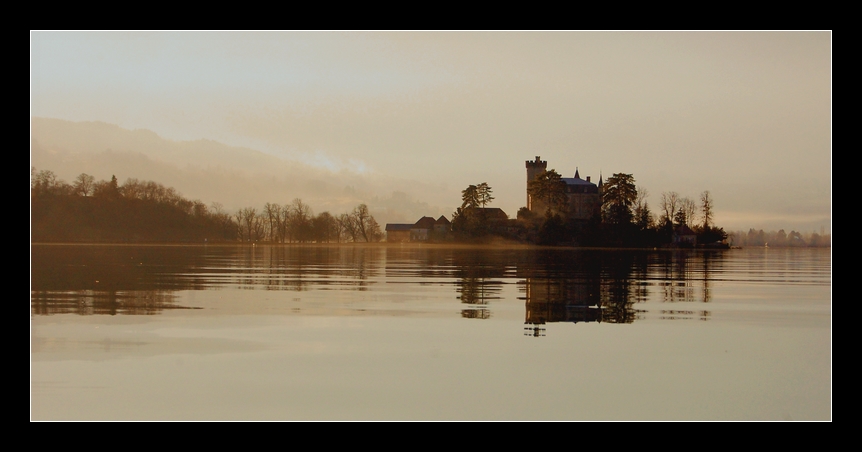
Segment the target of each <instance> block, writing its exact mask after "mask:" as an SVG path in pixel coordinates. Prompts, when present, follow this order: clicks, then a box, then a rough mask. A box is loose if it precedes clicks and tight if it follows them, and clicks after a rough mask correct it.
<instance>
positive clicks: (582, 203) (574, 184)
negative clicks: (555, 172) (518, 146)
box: [527, 155, 602, 220]
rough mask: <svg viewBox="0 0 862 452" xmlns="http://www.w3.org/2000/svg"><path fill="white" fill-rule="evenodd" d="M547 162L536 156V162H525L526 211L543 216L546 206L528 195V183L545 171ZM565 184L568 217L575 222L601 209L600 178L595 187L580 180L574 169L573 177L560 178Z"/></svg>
mask: <svg viewBox="0 0 862 452" xmlns="http://www.w3.org/2000/svg"><path fill="white" fill-rule="evenodd" d="M547 169H548V162H547V161H545V160H542V158H541V157H539V156H538V155H537V156H536V160H533V161H531V160H527V188H528V190H527V209H529V210H530V212H532V213H534V214H540V215H541V214H544V213H545V209H546V206H545V204H544V203H542V202H541V201H540V200H538V199H533V197H532V196H531V195H530V192H529V187H530V182H531V181H533V180H535V179H536V177H538V176H539V175H540V174H542V173H543V172H545V171H547ZM561 179H562V181H563V182H565V183H566V195H567V196H568V198H569V206H568V216H569V218H574V219H577V220H588V219H590V218H591V217H592V216H593V215H595V214H597V213H598V212H599V211H600V210H601V207H602V196H601V193H602V178H601V176H600V177H599V184H598V185H596V184H594V183H592V182H591V181H590V176H587V179H586V180H584V179H581V176H580V175H579V174H578V170H577V169H575V176H574V177H563V178H561Z"/></svg>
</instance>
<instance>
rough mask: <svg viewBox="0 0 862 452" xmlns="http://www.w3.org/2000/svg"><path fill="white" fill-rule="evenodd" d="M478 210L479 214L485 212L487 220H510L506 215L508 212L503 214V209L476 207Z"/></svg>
mask: <svg viewBox="0 0 862 452" xmlns="http://www.w3.org/2000/svg"><path fill="white" fill-rule="evenodd" d="M476 210H477V211H479V212H484V213H485V216H486V218H499V219H503V220H508V219H509V216H508V215H506V212H503V209H501V208H499V207H476Z"/></svg>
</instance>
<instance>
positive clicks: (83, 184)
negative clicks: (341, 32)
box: [73, 173, 96, 196]
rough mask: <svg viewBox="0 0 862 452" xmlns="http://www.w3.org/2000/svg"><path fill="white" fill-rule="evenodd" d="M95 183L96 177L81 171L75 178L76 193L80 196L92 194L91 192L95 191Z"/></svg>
mask: <svg viewBox="0 0 862 452" xmlns="http://www.w3.org/2000/svg"><path fill="white" fill-rule="evenodd" d="M95 183H96V178H95V177H93V176H91V175H89V174H86V173H81V174H80V175H78V177H77V178H76V179H75V184H74V185H73V186H74V187H75V194H77V195H80V196H90V194H91V193H93V185H95Z"/></svg>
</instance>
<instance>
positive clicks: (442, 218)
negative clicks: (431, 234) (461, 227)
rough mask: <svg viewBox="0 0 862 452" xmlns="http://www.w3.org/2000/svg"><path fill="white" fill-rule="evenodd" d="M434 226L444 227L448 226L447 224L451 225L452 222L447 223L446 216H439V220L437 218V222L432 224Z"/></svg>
mask: <svg viewBox="0 0 862 452" xmlns="http://www.w3.org/2000/svg"><path fill="white" fill-rule="evenodd" d="M434 224H446V225H448V224H452V222H451V221H449V219H448V218H446V215H440V218H438V219H437V221H435V222H434Z"/></svg>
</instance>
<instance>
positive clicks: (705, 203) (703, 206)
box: [700, 190, 712, 230]
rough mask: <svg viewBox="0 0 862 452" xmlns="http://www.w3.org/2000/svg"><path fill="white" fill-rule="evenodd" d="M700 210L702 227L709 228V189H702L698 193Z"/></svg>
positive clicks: (710, 217) (710, 208) (710, 201)
mask: <svg viewBox="0 0 862 452" xmlns="http://www.w3.org/2000/svg"><path fill="white" fill-rule="evenodd" d="M700 212H701V216H702V217H703V229H704V230H709V225H710V223H712V197H711V196H710V195H709V190H704V192H703V193H701V194H700Z"/></svg>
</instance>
